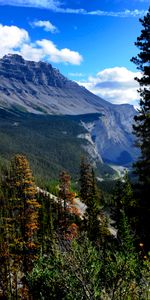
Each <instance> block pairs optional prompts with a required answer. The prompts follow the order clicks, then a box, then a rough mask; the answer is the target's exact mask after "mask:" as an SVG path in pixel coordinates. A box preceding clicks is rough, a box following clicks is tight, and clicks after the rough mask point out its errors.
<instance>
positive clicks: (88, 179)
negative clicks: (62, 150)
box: [80, 157, 92, 204]
mask: <svg viewBox="0 0 150 300" xmlns="http://www.w3.org/2000/svg"><path fill="white" fill-rule="evenodd" d="M91 188H92V174H91V166H90V163H89V162H88V161H87V160H86V159H85V158H84V157H82V158H81V164H80V198H81V200H82V201H83V202H84V203H85V204H87V202H88V198H89V197H90V195H91Z"/></svg>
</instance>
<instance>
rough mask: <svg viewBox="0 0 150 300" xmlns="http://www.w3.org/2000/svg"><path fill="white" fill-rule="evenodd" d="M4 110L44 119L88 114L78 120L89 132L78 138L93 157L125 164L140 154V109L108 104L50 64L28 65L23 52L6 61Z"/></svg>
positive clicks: (0, 83) (1, 81)
mask: <svg viewBox="0 0 150 300" xmlns="http://www.w3.org/2000/svg"><path fill="white" fill-rule="evenodd" d="M0 108H1V109H3V111H4V110H5V111H6V110H7V111H13V112H16V111H18V112H22V113H31V114H36V115H37V116H39V120H40V117H41V115H47V114H48V115H53V116H55V117H56V116H59V115H64V116H65V115H68V116H69V115H70V116H71V115H72V116H80V115H82V118H81V117H78V118H77V120H78V125H79V126H80V128H81V127H82V129H84V130H85V131H84V132H80V133H78V140H80V141H81V140H82V142H83V144H84V142H85V141H86V143H85V145H82V148H84V150H85V151H88V153H89V155H92V156H93V155H95V157H97V159H99V161H100V162H102V161H104V162H109V163H117V164H123V165H128V164H130V163H131V162H132V161H133V160H134V159H135V157H136V155H137V153H136V149H135V148H134V147H133V143H134V137H133V134H132V123H133V117H134V115H135V114H136V111H135V109H134V107H133V106H131V105H129V104H123V105H114V104H111V103H109V102H107V101H105V100H103V99H102V98H100V97H98V96H96V95H94V94H93V93H91V92H89V91H88V90H87V89H85V88H84V87H81V86H79V85H78V84H77V83H75V82H73V81H71V80H68V79H67V78H66V77H64V76H63V75H62V74H61V73H60V72H59V71H58V70H57V69H55V68H53V67H52V66H51V65H50V64H48V63H45V62H33V61H26V60H24V59H23V58H22V57H21V56H20V55H17V54H9V55H6V56H4V57H3V58H2V59H0ZM97 114H98V115H97ZM83 115H84V117H83ZM23 116H25V114H23ZM32 117H33V115H32ZM39 122H40V121H39ZM33 126H34V124H33ZM45 130H46V128H45ZM81 131H82V130H81ZM94 153H95V154H94ZM93 158H94V156H93Z"/></svg>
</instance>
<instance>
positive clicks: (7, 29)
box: [0, 24, 29, 57]
mask: <svg viewBox="0 0 150 300" xmlns="http://www.w3.org/2000/svg"><path fill="white" fill-rule="evenodd" d="M0 41H1V43H0V56H1V57H2V56H3V55H5V54H6V53H9V52H11V51H12V50H16V49H17V48H21V47H22V45H23V44H24V43H26V42H29V35H28V32H27V31H26V30H24V29H22V28H18V27H16V26H3V25H2V24H0Z"/></svg>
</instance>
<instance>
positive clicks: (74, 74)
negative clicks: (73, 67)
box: [68, 73, 84, 77]
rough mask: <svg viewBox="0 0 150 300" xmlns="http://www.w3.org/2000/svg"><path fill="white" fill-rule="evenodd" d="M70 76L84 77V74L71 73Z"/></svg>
mask: <svg viewBox="0 0 150 300" xmlns="http://www.w3.org/2000/svg"><path fill="white" fill-rule="evenodd" d="M68 75H69V76H71V77H83V76H84V74H83V73H69V74H68Z"/></svg>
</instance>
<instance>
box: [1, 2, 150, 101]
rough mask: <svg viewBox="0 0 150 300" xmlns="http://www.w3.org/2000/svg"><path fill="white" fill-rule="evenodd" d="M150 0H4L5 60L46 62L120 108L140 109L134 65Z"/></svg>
mask: <svg viewBox="0 0 150 300" xmlns="http://www.w3.org/2000/svg"><path fill="white" fill-rule="evenodd" d="M148 7H149V0H0V58H2V57H3V56H4V55H6V54H8V53H18V54H20V55H22V56H23V57H24V58H25V59H27V60H34V61H40V60H42V61H46V62H48V63H51V64H52V66H53V67H55V68H57V69H59V70H60V72H61V73H62V74H63V75H65V76H67V77H68V78H69V79H71V80H75V81H76V82H78V83H79V84H80V85H83V86H85V87H86V88H88V89H89V90H90V91H92V92H93V93H95V94H97V95H99V96H100V97H102V98H104V99H105V100H107V101H110V102H112V103H115V104H122V103H129V104H132V105H135V106H137V105H138V100H139V96H138V93H137V89H138V84H137V82H136V81H135V80H134V77H136V76H140V74H139V73H138V72H137V70H136V66H135V65H134V64H133V63H132V62H131V61H130V59H131V58H132V56H135V55H137V53H138V49H136V47H135V45H134V42H135V41H136V39H137V37H138V36H139V35H140V32H141V29H142V28H141V24H140V22H139V18H142V17H143V16H144V14H146V12H147V10H148Z"/></svg>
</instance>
